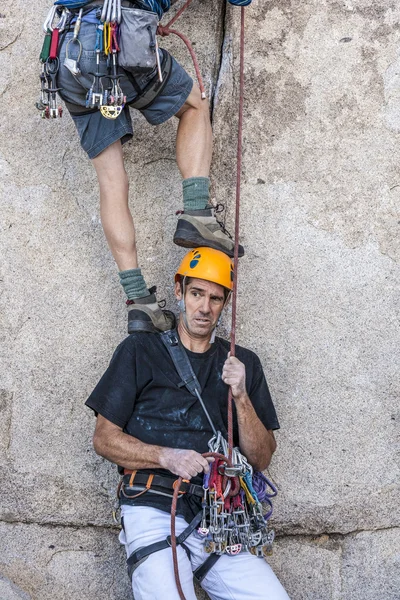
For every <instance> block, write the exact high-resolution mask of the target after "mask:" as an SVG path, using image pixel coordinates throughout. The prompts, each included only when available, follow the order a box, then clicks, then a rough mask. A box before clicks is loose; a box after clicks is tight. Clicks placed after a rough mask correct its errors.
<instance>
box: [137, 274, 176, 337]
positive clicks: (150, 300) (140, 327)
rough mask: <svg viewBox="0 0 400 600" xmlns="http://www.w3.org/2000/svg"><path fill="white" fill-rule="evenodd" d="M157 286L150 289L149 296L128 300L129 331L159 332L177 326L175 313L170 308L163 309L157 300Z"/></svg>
mask: <svg viewBox="0 0 400 600" xmlns="http://www.w3.org/2000/svg"><path fill="white" fill-rule="evenodd" d="M156 289H157V288H156V287H155V286H154V287H152V288H150V289H149V292H150V294H149V296H145V297H144V298H135V299H134V300H127V302H126V304H127V306H128V311H129V312H128V333H135V332H137V331H145V332H147V333H157V332H159V331H168V330H169V329H173V328H174V327H175V315H174V313H173V312H171V311H170V310H162V309H161V308H160V306H159V304H158V302H157V298H156Z"/></svg>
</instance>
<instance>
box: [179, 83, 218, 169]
mask: <svg viewBox="0 0 400 600" xmlns="http://www.w3.org/2000/svg"><path fill="white" fill-rule="evenodd" d="M175 116H176V117H178V119H179V126H178V133H177V137H176V160H177V163H178V167H179V170H180V172H181V175H182V177H183V179H188V178H189V177H208V176H209V174H210V166H211V156H212V130H211V122H210V113H209V104H208V102H207V100H202V99H201V94H200V90H199V88H198V87H197V85H194V86H193V89H192V91H191V92H190V94H189V97H188V99H187V100H186V102H185V104H184V105H183V106H182V108H181V110H180V111H179V112H178V113H177V114H176V115H175Z"/></svg>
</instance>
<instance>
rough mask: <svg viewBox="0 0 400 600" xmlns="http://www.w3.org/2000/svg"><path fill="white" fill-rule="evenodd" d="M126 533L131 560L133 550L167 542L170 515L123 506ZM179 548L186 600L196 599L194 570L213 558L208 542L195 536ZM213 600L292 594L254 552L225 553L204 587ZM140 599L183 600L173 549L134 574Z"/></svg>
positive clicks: (262, 599)
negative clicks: (206, 550) (175, 571)
mask: <svg viewBox="0 0 400 600" xmlns="http://www.w3.org/2000/svg"><path fill="white" fill-rule="evenodd" d="M122 516H123V518H124V531H121V533H120V542H121V543H122V544H124V545H125V548H126V553H127V556H129V555H130V554H131V553H132V552H133V551H134V550H137V549H139V548H143V547H145V546H148V545H149V544H153V543H154V542H159V541H161V540H165V538H166V537H167V536H168V535H170V533H171V515H169V514H168V513H166V512H163V511H161V510H158V509H157V508H151V507H147V506H123V507H122ZM187 525H188V523H186V521H185V519H183V517H179V516H178V517H176V535H177V536H178V535H179V534H180V533H182V531H183V530H184V529H185V528H186V527H187ZM185 545H186V546H187V548H188V549H189V550H190V560H189V558H188V556H187V554H186V552H185V550H184V549H183V548H182V547H181V546H178V561H179V576H180V581H181V585H182V589H183V592H184V594H185V596H186V600H196V594H195V591H194V586H193V571H194V570H195V569H196V568H197V567H199V566H200V565H201V564H203V562H204V561H205V560H206V559H207V558H208V556H209V554H207V553H206V552H205V551H204V549H203V540H202V539H200V538H199V537H198V534H197V533H196V531H195V532H193V533H192V534H191V535H190V536H189V537H188V538H187V539H186V541H185ZM201 586H202V588H203V589H204V590H205V591H206V592H207V594H208V595H209V596H210V598H211V600H289V596H288V595H287V593H286V592H285V590H284V588H283V587H282V585H281V584H280V582H279V580H278V578H277V577H276V575H275V574H274V572H273V571H272V569H271V567H270V566H269V565H268V563H267V562H266V561H265V560H264V559H262V558H257V557H256V556H254V555H253V554H250V553H249V552H242V553H240V554H238V555H236V556H228V555H226V554H224V555H223V556H221V558H220V559H219V560H218V561H217V563H216V564H215V565H214V566H213V567H212V569H211V570H210V571H209V572H208V574H207V575H206V577H205V578H204V579H203V581H202V583H201ZM132 590H133V595H134V598H135V600H179V594H178V591H177V589H176V583H175V576H174V568H173V562H172V551H171V548H166V549H164V550H160V551H159V552H155V553H153V554H151V555H150V556H149V557H148V558H147V559H146V560H145V561H144V562H143V563H141V564H140V565H139V566H138V567H137V568H136V569H135V570H134V572H133V575H132Z"/></svg>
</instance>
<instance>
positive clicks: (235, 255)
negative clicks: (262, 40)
mask: <svg viewBox="0 0 400 600" xmlns="http://www.w3.org/2000/svg"><path fill="white" fill-rule="evenodd" d="M244 12H245V11H244V7H243V6H242V8H241V10H240V13H241V14H240V67H239V69H240V80H239V123H238V140H237V152H236V206H235V248H234V253H233V261H234V273H235V277H234V278H233V291H232V325H231V348H230V354H231V356H235V344H236V311H237V308H236V307H237V282H238V267H239V216H240V186H241V181H242V139H243V100H244ZM228 449H229V458H232V449H233V408H232V389H231V388H229V395H228Z"/></svg>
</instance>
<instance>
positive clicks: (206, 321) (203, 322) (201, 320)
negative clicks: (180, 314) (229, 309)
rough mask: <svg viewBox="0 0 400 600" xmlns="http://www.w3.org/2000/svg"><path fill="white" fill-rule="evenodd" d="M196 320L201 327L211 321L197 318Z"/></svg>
mask: <svg viewBox="0 0 400 600" xmlns="http://www.w3.org/2000/svg"><path fill="white" fill-rule="evenodd" d="M194 320H195V322H196V323H199V325H208V324H209V323H210V319H204V318H203V317H195V318H194Z"/></svg>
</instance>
